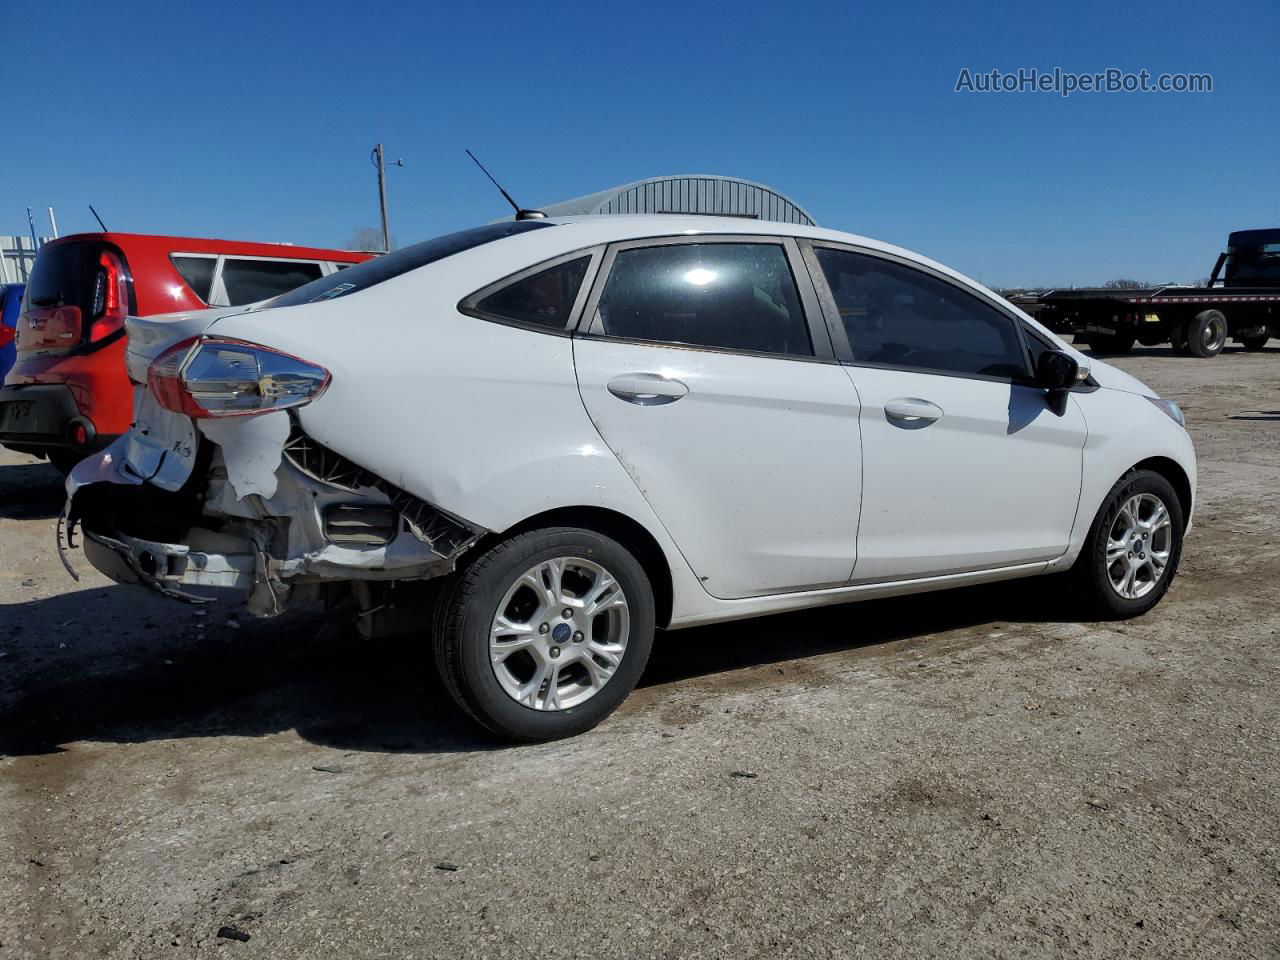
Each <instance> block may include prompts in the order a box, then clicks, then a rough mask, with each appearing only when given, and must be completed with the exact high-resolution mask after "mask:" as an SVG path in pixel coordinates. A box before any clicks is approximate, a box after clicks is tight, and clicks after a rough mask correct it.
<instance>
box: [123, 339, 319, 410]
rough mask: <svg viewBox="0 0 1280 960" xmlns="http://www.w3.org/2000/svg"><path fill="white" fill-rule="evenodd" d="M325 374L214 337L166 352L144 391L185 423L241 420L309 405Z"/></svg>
mask: <svg viewBox="0 0 1280 960" xmlns="http://www.w3.org/2000/svg"><path fill="white" fill-rule="evenodd" d="M328 385H329V371H328V370H326V369H325V368H324V367H321V366H317V365H316V364H314V363H308V362H307V361H305V360H300V359H298V358H297V357H294V356H290V355H289V354H287V353H281V352H280V351H279V350H272V349H271V348H269V347H263V346H259V345H258V344H255V343H245V342H243V341H240V340H223V339H220V338H218V337H193V338H191V339H190V340H183V341H182V342H181V343H178V344H175V345H174V346H172V347H170V348H169V349H168V350H166V351H165V352H164V353H162V354H160V356H158V357H156V359H155V360H153V361H152V363H151V366H150V367H149V368H148V370H147V389H149V390H150V391H151V394H152V396H154V397H155V398H156V402H157V403H159V404H160V406H162V407H164V408H165V409H166V410H172V411H174V412H175V413H183V414H186V415H187V416H189V417H196V418H204V417H244V416H252V415H253V414H255V413H269V412H270V411H272V410H286V409H288V408H289V407H300V406H302V405H303V404H304V403H310V402H311V401H312V400H314V399H315V398H316V397H318V396H320V394H321V393H323V392H324V388H325V387H327V386H328Z"/></svg>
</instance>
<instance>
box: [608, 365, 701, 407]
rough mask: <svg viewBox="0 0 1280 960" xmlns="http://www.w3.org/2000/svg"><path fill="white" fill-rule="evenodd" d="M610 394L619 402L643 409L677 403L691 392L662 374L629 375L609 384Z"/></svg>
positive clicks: (615, 379)
mask: <svg viewBox="0 0 1280 960" xmlns="http://www.w3.org/2000/svg"><path fill="white" fill-rule="evenodd" d="M608 387H609V392H610V393H612V394H613V395H614V396H615V397H617V398H618V399H619V400H625V401H627V403H634V404H638V405H639V406H642V407H656V406H658V405H660V404H663V403H675V402H676V401H677V400H679V399H680V398H681V397H683V396H684V395H685V394H687V393H688V392H689V388H688V386H686V385H685V384H683V383H681V382H680V381H679V380H672V379H669V378H667V377H664V376H662V374H660V373H628V374H624V375H623V376H621V377H614V378H613V379H612V380H610V381H609V383H608Z"/></svg>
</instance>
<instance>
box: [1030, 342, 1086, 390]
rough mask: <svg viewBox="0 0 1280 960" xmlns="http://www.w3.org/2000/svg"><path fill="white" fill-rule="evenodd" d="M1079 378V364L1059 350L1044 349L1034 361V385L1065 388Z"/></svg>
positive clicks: (1072, 384) (1052, 388)
mask: <svg viewBox="0 0 1280 960" xmlns="http://www.w3.org/2000/svg"><path fill="white" fill-rule="evenodd" d="M1079 378H1080V364H1078V363H1077V362H1076V359H1075V357H1073V356H1071V355H1070V354H1068V353H1063V352H1062V351H1061V350H1046V351H1045V352H1044V353H1042V354H1040V359H1039V360H1038V361H1037V362H1036V385H1037V386H1039V387H1042V388H1044V389H1045V390H1048V391H1049V392H1050V393H1052V392H1054V391H1056V390H1066V389H1068V388H1069V387H1072V386H1074V385H1075V383H1076V381H1077V380H1078V379H1079Z"/></svg>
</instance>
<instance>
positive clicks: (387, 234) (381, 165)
mask: <svg viewBox="0 0 1280 960" xmlns="http://www.w3.org/2000/svg"><path fill="white" fill-rule="evenodd" d="M372 160H373V165H374V166H375V167H377V168H378V206H379V207H380V208H381V209H382V252H383V253H390V252H391V228H390V227H389V226H387V169H386V163H385V159H384V155H383V149H382V144H380V143H379V144H376V145H375V146H374V148H373V157H372ZM391 163H392V165H393V166H397V167H403V166H404V161H403V160H393V161H391Z"/></svg>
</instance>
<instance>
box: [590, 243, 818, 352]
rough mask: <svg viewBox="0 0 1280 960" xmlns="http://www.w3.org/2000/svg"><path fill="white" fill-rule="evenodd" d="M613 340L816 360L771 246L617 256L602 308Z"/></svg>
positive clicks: (672, 248) (667, 247)
mask: <svg viewBox="0 0 1280 960" xmlns="http://www.w3.org/2000/svg"><path fill="white" fill-rule="evenodd" d="M597 312H598V319H599V324H600V326H601V327H602V328H603V332H604V333H605V334H607V335H609V336H613V337H625V338H629V339H636V340H653V341H657V342H660V343H683V344H690V345H694V346H702V347H713V348H720V349H725V350H744V351H751V352H754V353H774V354H785V355H791V356H801V357H809V356H813V343H812V341H811V340H810V338H809V330H808V327H807V326H806V324H805V319H804V312H803V311H802V310H801V308H800V297H799V294H798V293H797V291H796V282H795V277H794V276H793V275H792V273H791V266H790V264H789V263H788V261H787V253H786V250H785V249H784V248H783V247H782V246H781V245H775V244H771V243H689V244H664V245H661V246H655V247H639V248H632V249H626V250H620V251H619V252H618V254H617V256H616V257H615V258H614V262H613V268H612V269H611V270H610V271H609V280H608V283H607V284H606V285H605V288H604V292H603V293H602V294H601V296H600V304H599V307H598V309H597Z"/></svg>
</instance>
